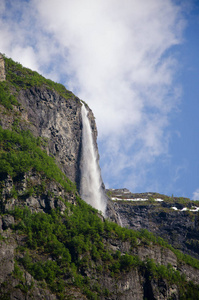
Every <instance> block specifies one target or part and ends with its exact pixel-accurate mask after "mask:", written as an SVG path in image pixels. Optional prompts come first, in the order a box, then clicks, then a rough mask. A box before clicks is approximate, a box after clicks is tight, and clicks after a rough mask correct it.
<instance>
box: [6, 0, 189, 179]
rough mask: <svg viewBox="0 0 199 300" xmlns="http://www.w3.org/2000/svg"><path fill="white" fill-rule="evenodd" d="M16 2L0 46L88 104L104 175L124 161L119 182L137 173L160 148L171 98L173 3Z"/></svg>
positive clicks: (178, 23)
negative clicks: (126, 172)
mask: <svg viewBox="0 0 199 300" xmlns="http://www.w3.org/2000/svg"><path fill="white" fill-rule="evenodd" d="M21 2H23V1H19V0H18V1H16V2H15V6H14V7H13V8H11V9H10V12H9V16H8V20H9V23H8V22H6V21H5V20H4V21H1V22H3V23H2V25H4V27H3V28H4V29H2V30H0V37H2V38H3V40H4V41H5V40H6V39H5V35H6V36H8V39H7V41H5V42H3V43H4V44H3V49H5V50H4V51H5V52H6V53H7V54H8V55H11V56H12V57H13V58H14V59H17V60H19V61H20V62H22V63H24V64H25V65H27V66H28V67H31V68H34V69H37V70H40V71H41V72H43V74H45V75H47V76H51V78H53V79H55V80H57V81H59V80H60V79H62V80H63V78H64V77H65V78H66V81H65V84H66V85H67V86H68V87H69V88H70V89H72V90H73V91H74V92H76V93H77V94H78V95H79V96H80V97H81V98H82V99H83V100H85V101H86V102H87V103H88V104H89V105H90V107H91V108H92V109H93V111H94V114H95V116H96V121H97V126H98V131H99V141H100V145H101V146H100V148H101V149H102V150H103V151H102V153H101V154H100V155H101V162H102V168H103V173H104V174H106V176H105V181H108V180H109V178H110V176H111V177H112V178H113V179H114V178H115V182H116V181H117V180H120V181H121V176H122V174H123V173H125V170H127V169H128V174H129V175H128V176H129V177H128V178H125V180H126V182H127V181H128V182H130V181H131V178H133V176H135V173H139V174H141V173H142V175H143V172H140V171H138V170H139V168H140V166H144V165H145V170H146V172H147V168H146V166H147V165H148V164H149V163H150V162H152V161H153V160H154V158H155V157H157V156H159V155H161V154H165V153H167V150H168V141H169V134H168V132H167V131H166V128H167V126H168V125H169V113H170V112H171V111H172V110H173V109H175V108H176V105H177V101H178V100H177V95H176V88H174V76H175V72H176V70H177V61H176V60H175V57H174V56H172V55H171V54H170V52H169V50H170V49H171V48H172V47H173V46H175V45H178V44H179V43H180V42H181V33H182V30H183V26H184V23H183V22H184V21H183V19H182V16H181V10H180V9H181V8H180V7H178V6H176V5H174V4H173V2H172V1H171V0H168V1H164V0H148V1H145V0H126V1H125V2H124V1H123V2H122V1H120V0H109V1H107V0H96V1H89V0H84V1H81V0H73V1H69V0H59V1H58V0H33V1H30V3H29V4H27V3H26V2H23V6H20V5H19V4H20V3H21ZM19 7H20V9H21V17H20V18H19V20H18V22H17V24H15V19H14V18H13V15H14V11H15V10H17V11H19ZM0 28H2V26H1V27H0ZM4 51H2V52H4ZM139 174H138V175H137V178H140V177H142V176H140V175H139ZM120 175H121V176H120ZM142 178H143V177H142Z"/></svg>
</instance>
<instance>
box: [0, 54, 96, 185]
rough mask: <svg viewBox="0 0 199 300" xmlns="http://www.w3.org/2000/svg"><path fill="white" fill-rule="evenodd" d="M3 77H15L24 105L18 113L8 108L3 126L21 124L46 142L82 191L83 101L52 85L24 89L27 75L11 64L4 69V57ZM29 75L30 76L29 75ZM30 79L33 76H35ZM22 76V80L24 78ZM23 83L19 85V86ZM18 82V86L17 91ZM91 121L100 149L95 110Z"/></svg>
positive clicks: (18, 108) (3, 113) (2, 116)
mask: <svg viewBox="0 0 199 300" xmlns="http://www.w3.org/2000/svg"><path fill="white" fill-rule="evenodd" d="M0 59H1V60H0V63H1V65H0V70H1V71H2V72H1V73H0V74H2V78H3V74H4V79H5V76H6V74H7V77H8V75H9V74H11V75H9V76H10V77H11V78H12V77H13V78H15V77H14V76H16V79H15V80H14V82H12V83H14V84H13V86H12V93H13V94H14V95H17V96H16V98H17V101H18V103H19V104H20V106H18V107H14V113H12V114H10V113H9V114H5V112H4V109H2V110H1V112H0V117H1V120H0V125H1V126H2V127H3V128H4V129H5V128H8V129H10V128H12V126H13V125H15V124H17V126H18V127H19V128H20V129H23V130H27V129H29V130H30V131H31V132H32V133H33V135H34V136H36V137H42V138H44V139H46V145H45V149H46V151H47V153H48V154H49V155H52V156H53V157H55V159H56V161H57V163H58V165H59V167H60V168H61V170H62V171H63V172H64V173H65V175H66V176H67V177H68V178H69V179H70V180H72V181H73V182H76V184H77V187H78V188H79V180H80V176H81V174H80V168H79V166H80V158H81V139H82V120H81V106H82V104H81V101H80V99H79V98H77V97H76V96H75V95H73V94H72V93H71V92H69V91H67V95H66V96H63V95H61V94H60V93H59V91H57V90H56V89H55V88H52V87H51V86H49V85H48V84H46V83H45V81H44V83H43V84H41V83H40V84H38V86H35V84H31V83H28V84H26V86H25V87H24V86H23V85H22V84H21V88H20V82H19V81H20V80H21V81H22V80H23V76H24V75H23V74H22V73H20V71H18V70H17V71H16V69H15V68H14V67H13V66H12V65H11V66H10V65H9V64H8V63H7V64H6V68H3V67H4V62H3V58H0ZM26 76H27V75H26ZM29 76H33V75H32V74H31V75H29ZM21 77H22V78H21ZM18 82H19V84H18ZM16 83H17V84H18V86H17V88H16ZM87 109H88V111H89V114H88V116H89V119H90V123H91V128H92V132H93V137H94V141H95V145H96V147H97V142H96V139H97V128H96V124H95V119H94V116H93V113H92V111H91V109H90V108H89V107H88V106H87Z"/></svg>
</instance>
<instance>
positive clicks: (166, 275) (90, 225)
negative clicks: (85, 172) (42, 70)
mask: <svg viewBox="0 0 199 300" xmlns="http://www.w3.org/2000/svg"><path fill="white" fill-rule="evenodd" d="M0 66H4V64H0ZM2 68H3V67H2ZM2 70H3V71H2V74H5V75H6V78H5V77H2V78H4V79H6V80H4V79H3V81H2V82H1V83H0V125H1V126H2V128H0V266H1V268H0V299H13V300H14V299H20V300H23V299H24V300H25V299H28V300H29V299H50V300H51V299H52V300H53V299H102V300H107V299H113V300H116V299H117V300H124V299H126V300H130V299H135V300H141V299H151V300H152V299H153V300H154V299H187V298H186V297H187V296H190V295H193V299H199V289H198V286H197V284H199V262H198V261H196V260H195V261H192V260H191V259H190V261H186V262H185V260H184V257H183V255H182V256H180V255H179V253H175V252H174V251H173V250H172V249H170V248H169V246H168V245H166V244H165V243H163V242H162V241H158V240H156V239H155V238H154V237H153V236H150V235H148V233H146V232H145V233H138V232H135V231H130V230H127V229H125V228H121V227H119V226H118V225H117V224H115V223H111V222H109V221H108V220H105V219H104V218H103V217H102V216H101V215H100V214H99V213H98V212H96V211H95V210H94V209H93V208H91V207H90V206H88V205H87V204H86V203H84V202H83V201H82V200H81V199H80V197H79V195H78V191H77V190H75V188H74V185H73V184H72V183H70V182H69V181H68V179H67V178H66V177H64V175H63V174H62V173H60V172H59V170H57V166H56V165H55V164H54V161H52V160H50V159H48V157H47V155H46V153H45V151H46V152H47V154H48V155H50V156H53V157H54V158H55V162H56V164H57V165H58V166H59V168H60V169H61V170H62V171H63V173H64V174H65V175H66V176H67V177H68V178H69V179H71V180H72V181H73V182H76V184H77V186H79V180H80V176H81V174H80V168H79V166H80V157H81V142H82V141H81V139H82V120H81V102H80V100H79V99H78V98H77V97H75V96H74V95H73V94H72V93H71V92H69V91H66V90H65V89H64V88H63V87H62V86H60V85H57V84H55V83H53V82H51V81H49V80H46V79H44V78H43V77H41V76H39V75H38V74H36V73H35V72H32V71H30V70H28V69H24V68H22V67H21V66H19V65H17V64H15V63H13V62H12V61H10V60H8V59H7V60H6V63H5V68H4V69H2ZM88 110H89V119H90V122H91V127H92V132H93V136H94V140H95V143H96V138H97V129H96V125H95V120H94V116H93V114H92V111H91V110H90V109H89V108H88ZM5 129H7V130H5ZM27 129H28V130H30V132H31V134H29V133H26V131H27ZM24 132H25V134H24ZM30 145H31V146H30ZM39 147H40V148H41V149H42V150H44V151H41V149H38V148H39ZM96 147H97V143H96ZM29 160H30V161H31V163H32V165H29ZM125 205H126V204H125ZM136 209H137V210H138V213H137V211H136ZM139 210H140V211H141V209H140V208H139V207H137V208H136V207H134V208H133V209H132V210H131V208H130V207H127V206H126V207H125V206H122V205H119V204H118V203H115V202H113V201H111V200H110V201H109V205H108V214H109V216H110V218H112V220H114V221H115V222H117V223H121V224H123V225H125V226H129V227H130V226H131V224H134V227H135V228H136V229H140V228H146V226H145V224H146V223H147V222H148V221H149V219H147V217H146V210H145V211H143V213H142V214H141V212H140V211H139ZM136 213H137V215H139V218H137V219H136ZM130 215H134V216H135V218H130V217H129V216H130ZM146 220H148V221H146ZM125 222H126V223H125ZM148 223H149V222H148ZM148 223H147V224H148ZM154 224H155V223H154ZM165 224H166V221H165ZM153 226H155V225H153ZM165 226H166V225H165ZM132 227H133V226H132ZM156 227H157V226H156ZM147 228H149V226H148V227H147ZM149 229H150V228H149ZM155 230H156V228H155ZM190 293H191V294H190Z"/></svg>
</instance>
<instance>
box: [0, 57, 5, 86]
mask: <svg viewBox="0 0 199 300" xmlns="http://www.w3.org/2000/svg"><path fill="white" fill-rule="evenodd" d="M5 80H6V73H5V62H4V59H3V56H2V55H1V53H0V81H5Z"/></svg>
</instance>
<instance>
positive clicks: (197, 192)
mask: <svg viewBox="0 0 199 300" xmlns="http://www.w3.org/2000/svg"><path fill="white" fill-rule="evenodd" d="M192 199H193V200H199V188H198V189H197V190H195V192H193V197H192Z"/></svg>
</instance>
